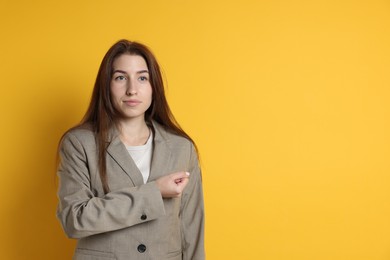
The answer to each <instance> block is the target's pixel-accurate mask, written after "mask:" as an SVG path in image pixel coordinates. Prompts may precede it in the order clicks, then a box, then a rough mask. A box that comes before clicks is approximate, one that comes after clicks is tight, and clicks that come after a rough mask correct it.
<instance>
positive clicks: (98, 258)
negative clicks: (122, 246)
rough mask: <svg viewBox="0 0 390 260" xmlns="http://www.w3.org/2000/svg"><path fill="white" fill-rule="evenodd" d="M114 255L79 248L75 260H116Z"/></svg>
mask: <svg viewBox="0 0 390 260" xmlns="http://www.w3.org/2000/svg"><path fill="white" fill-rule="evenodd" d="M115 259H116V257H115V256H114V254H113V253H109V252H102V251H96V250H89V249H83V248H77V249H76V252H75V254H74V257H73V260H115Z"/></svg>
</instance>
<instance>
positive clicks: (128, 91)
mask: <svg viewBox="0 0 390 260" xmlns="http://www.w3.org/2000/svg"><path fill="white" fill-rule="evenodd" d="M135 94H137V89H136V84H134V82H132V81H131V80H129V81H128V83H127V89H126V95H127V96H131V95H135Z"/></svg>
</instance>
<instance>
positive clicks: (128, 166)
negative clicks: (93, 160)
mask: <svg viewBox="0 0 390 260" xmlns="http://www.w3.org/2000/svg"><path fill="white" fill-rule="evenodd" d="M107 153H108V154H109V155H110V156H111V157H112V159H114V161H115V162H116V163H117V164H118V165H119V166H120V167H121V168H122V169H123V171H125V172H126V174H127V175H128V176H129V177H130V179H131V181H132V182H133V184H134V186H140V185H142V184H144V181H143V178H142V174H141V172H140V170H139V169H138V167H137V165H135V163H134V161H133V159H132V158H131V156H130V155H129V152H128V151H127V150H126V147H125V145H124V144H123V143H122V141H121V140H120V138H119V136H118V135H115V136H114V137H113V139H112V141H111V143H110V144H109V145H108V147H107Z"/></svg>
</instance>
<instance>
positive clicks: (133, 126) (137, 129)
mask: <svg viewBox="0 0 390 260" xmlns="http://www.w3.org/2000/svg"><path fill="white" fill-rule="evenodd" d="M119 132H120V138H121V140H122V142H123V143H124V144H125V145H130V146H139V145H144V144H145V143H146V142H147V141H148V138H149V135H150V129H149V127H148V125H147V124H146V122H145V120H144V119H142V120H127V121H126V120H123V121H120V122H119Z"/></svg>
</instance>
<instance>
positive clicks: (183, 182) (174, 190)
mask: <svg viewBox="0 0 390 260" xmlns="http://www.w3.org/2000/svg"><path fill="white" fill-rule="evenodd" d="M189 176H190V173H189V172H175V173H171V174H168V175H166V176H163V177H160V178H158V179H157V180H156V185H157V187H158V188H159V190H160V192H161V196H162V197H163V198H179V197H180V196H181V194H182V193H183V190H184V188H185V187H186V186H187V184H188V181H189Z"/></svg>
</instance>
